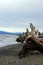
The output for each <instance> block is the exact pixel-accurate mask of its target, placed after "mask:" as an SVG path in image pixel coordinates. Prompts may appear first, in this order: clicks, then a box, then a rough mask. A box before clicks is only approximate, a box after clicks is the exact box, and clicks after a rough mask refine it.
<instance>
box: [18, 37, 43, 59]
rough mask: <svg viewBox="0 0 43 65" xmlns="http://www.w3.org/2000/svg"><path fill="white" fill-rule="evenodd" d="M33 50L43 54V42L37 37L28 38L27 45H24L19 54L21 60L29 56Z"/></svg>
mask: <svg viewBox="0 0 43 65" xmlns="http://www.w3.org/2000/svg"><path fill="white" fill-rule="evenodd" d="M31 50H38V51H40V52H41V53H43V41H42V40H40V39H39V38H36V37H30V38H28V39H27V43H25V44H24V46H23V48H22V49H21V51H20V52H19V55H18V56H19V58H22V57H25V56H27V55H28V53H29V52H30V51H31Z"/></svg>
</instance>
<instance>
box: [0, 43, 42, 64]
mask: <svg viewBox="0 0 43 65" xmlns="http://www.w3.org/2000/svg"><path fill="white" fill-rule="evenodd" d="M22 47H23V44H13V45H9V46H5V47H2V48H0V65H43V54H40V53H39V54H35V53H33V54H31V55H30V54H29V55H28V56H27V57H25V58H22V59H19V57H18V53H19V51H20V50H21V49H22Z"/></svg>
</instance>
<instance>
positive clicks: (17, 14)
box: [0, 0, 43, 29]
mask: <svg viewBox="0 0 43 65" xmlns="http://www.w3.org/2000/svg"><path fill="white" fill-rule="evenodd" d="M30 22H32V23H33V24H34V25H36V26H37V27H38V28H40V29H42V27H43V0H7V1H6V0H1V1H0V26H4V27H8V28H9V27H12V28H14V27H16V28H26V27H28V26H29V23H30Z"/></svg>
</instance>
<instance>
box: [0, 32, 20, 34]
mask: <svg viewBox="0 0 43 65" xmlns="http://www.w3.org/2000/svg"><path fill="white" fill-rule="evenodd" d="M0 34H12V35H19V34H20V32H14V33H11V32H6V31H0Z"/></svg>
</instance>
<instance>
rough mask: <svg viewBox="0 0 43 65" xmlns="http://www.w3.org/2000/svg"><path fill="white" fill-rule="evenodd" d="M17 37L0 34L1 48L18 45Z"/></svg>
mask: <svg viewBox="0 0 43 65" xmlns="http://www.w3.org/2000/svg"><path fill="white" fill-rule="evenodd" d="M17 37H18V36H17V35H9V34H0V47H3V46H8V45H11V44H18V42H16V38H17Z"/></svg>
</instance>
